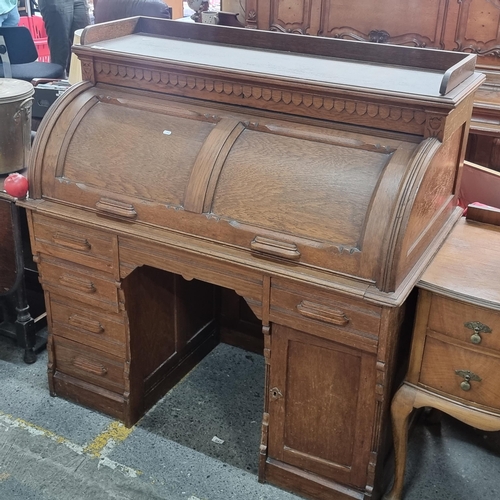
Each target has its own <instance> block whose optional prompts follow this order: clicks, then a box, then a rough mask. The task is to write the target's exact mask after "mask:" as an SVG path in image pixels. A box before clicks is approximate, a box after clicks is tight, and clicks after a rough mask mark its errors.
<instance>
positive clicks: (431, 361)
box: [419, 336, 500, 409]
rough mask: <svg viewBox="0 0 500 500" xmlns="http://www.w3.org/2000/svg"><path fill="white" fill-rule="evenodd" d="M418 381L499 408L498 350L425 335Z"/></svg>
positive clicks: (499, 366) (499, 359)
mask: <svg viewBox="0 0 500 500" xmlns="http://www.w3.org/2000/svg"><path fill="white" fill-rule="evenodd" d="M419 383H420V384H423V385H424V386H427V387H429V388H431V389H435V390H438V391H440V392H443V393H445V394H447V395H449V396H451V397H456V398H460V399H465V400H467V401H468V402H470V403H476V404H479V405H483V406H488V407H491V408H498V409H500V353H499V354H498V355H495V354H494V353H492V352H491V353H489V354H484V353H483V352H482V350H480V349H477V348H476V347H474V346H471V348H468V347H464V346H462V345H461V346H458V345H455V344H451V343H448V342H446V340H445V338H434V337H429V336H428V337H427V339H426V342H425V348H424V353H423V359H422V370H421V373H420V379H419Z"/></svg>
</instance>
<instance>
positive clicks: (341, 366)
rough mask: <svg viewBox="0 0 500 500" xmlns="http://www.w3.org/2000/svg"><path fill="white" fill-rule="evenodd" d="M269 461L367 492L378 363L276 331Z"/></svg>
mask: <svg viewBox="0 0 500 500" xmlns="http://www.w3.org/2000/svg"><path fill="white" fill-rule="evenodd" d="M271 352H272V354H271V378H270V393H269V414H270V421H269V433H270V437H269V456H270V457H272V458H275V459H277V460H281V461H282V462H285V463H287V464H290V465H294V466H296V467H300V468H301V469H304V470H308V471H311V472H314V473H317V474H320V475H322V476H325V477H328V478H331V479H333V480H337V481H339V482H342V483H343V484H352V485H354V486H357V487H364V486H365V484H366V471H367V464H368V459H369V453H370V444H371V434H372V422H373V415H374V407H375V365H376V363H375V357H374V356H373V355H369V354H367V353H364V352H362V351H358V350H356V349H351V348H348V347H345V346H342V345H340V344H337V343H335V342H330V341H327V340H324V339H320V338H317V337H315V336H312V335H308V334H305V333H303V332H299V331H297V330H293V329H291V328H287V327H283V326H281V325H273V329H272V346H271Z"/></svg>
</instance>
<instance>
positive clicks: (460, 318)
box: [428, 294, 500, 352]
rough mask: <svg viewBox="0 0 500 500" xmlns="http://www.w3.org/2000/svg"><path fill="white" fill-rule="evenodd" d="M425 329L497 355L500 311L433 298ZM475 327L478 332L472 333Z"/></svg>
mask: <svg viewBox="0 0 500 500" xmlns="http://www.w3.org/2000/svg"><path fill="white" fill-rule="evenodd" d="M428 328H429V329H430V330H433V331H435V332H439V333H442V334H444V335H447V336H449V337H452V338H454V339H457V340H462V341H463V342H467V343H469V344H471V345H479V346H481V347H484V348H488V349H494V350H497V351H499V352H500V312H498V311H492V310H490V309H485V308H483V307H479V306H475V305H472V304H467V303H464V302H459V301H456V300H450V299H449V298H445V297H442V296H439V295H434V294H433V295H432V301H431V308H430V312H429V320H428ZM474 328H476V329H478V332H477V333H475V331H474Z"/></svg>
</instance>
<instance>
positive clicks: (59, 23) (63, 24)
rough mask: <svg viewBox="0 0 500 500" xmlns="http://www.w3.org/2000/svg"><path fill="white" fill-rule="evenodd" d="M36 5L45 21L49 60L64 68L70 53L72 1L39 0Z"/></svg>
mask: <svg viewBox="0 0 500 500" xmlns="http://www.w3.org/2000/svg"><path fill="white" fill-rule="evenodd" d="M38 7H39V8H40V12H41V14H42V17H43V20H44V22H45V29H46V31H47V36H48V43H49V50H50V60H51V62H53V63H56V64H60V65H61V66H62V67H63V68H66V67H67V65H68V62H69V54H70V31H71V26H72V23H73V2H68V1H65V0H39V1H38Z"/></svg>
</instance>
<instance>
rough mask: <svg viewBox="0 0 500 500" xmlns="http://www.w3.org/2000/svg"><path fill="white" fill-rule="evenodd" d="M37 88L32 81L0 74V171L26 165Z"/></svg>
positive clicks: (9, 170) (1, 172) (17, 169)
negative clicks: (32, 105) (0, 76)
mask: <svg viewBox="0 0 500 500" xmlns="http://www.w3.org/2000/svg"><path fill="white" fill-rule="evenodd" d="M34 92H35V90H34V88H33V85H31V83H29V82H25V81H23V80H14V79H12V78H0V175H2V174H7V173H10V172H17V171H19V170H23V169H24V168H26V166H27V162H28V155H29V152H30V150H31V104H32V101H33V94H34Z"/></svg>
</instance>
